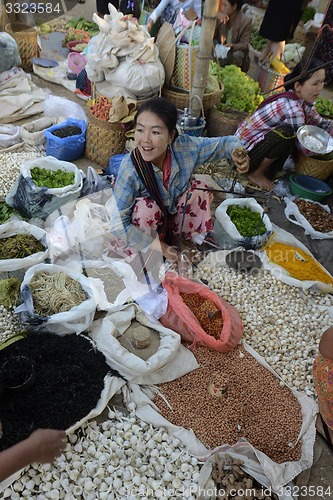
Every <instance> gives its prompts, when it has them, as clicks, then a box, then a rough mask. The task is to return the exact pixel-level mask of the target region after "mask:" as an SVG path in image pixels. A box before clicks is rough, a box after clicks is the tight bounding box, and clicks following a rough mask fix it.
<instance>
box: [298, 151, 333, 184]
mask: <svg viewBox="0 0 333 500" xmlns="http://www.w3.org/2000/svg"><path fill="white" fill-rule="evenodd" d="M295 170H296V172H297V173H298V174H304V175H311V177H316V178H317V179H321V180H322V181H324V180H326V179H327V178H328V177H329V176H330V175H332V174H333V159H331V160H324V159H323V160H319V159H318V158H314V157H313V156H306V155H304V154H303V153H299V156H298V158H297V161H296V167H295Z"/></svg>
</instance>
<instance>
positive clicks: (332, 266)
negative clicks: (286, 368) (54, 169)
mask: <svg viewBox="0 0 333 500" xmlns="http://www.w3.org/2000/svg"><path fill="white" fill-rule="evenodd" d="M71 5H73V4H71ZM94 11H95V1H94V0H86V3H85V4H76V5H75V3H74V6H73V8H72V10H71V11H70V14H71V15H73V17H78V16H81V15H82V16H84V17H85V18H86V19H87V20H91V17H92V13H93V12H94ZM50 39H51V37H49V38H48V37H44V39H42V47H45V50H43V51H42V54H41V55H42V56H43V57H48V58H59V57H61V56H62V57H64V56H65V52H66V49H65V51H62V49H61V47H60V46H54V44H53V38H52V40H51V42H52V43H50V42H49V40H50ZM48 42H49V43H48ZM257 71H258V69H257V67H256V63H255V62H254V61H252V64H251V68H250V71H249V75H250V76H252V77H253V78H256V76H257ZM33 80H34V82H35V83H36V84H37V85H38V86H40V87H44V88H45V87H46V88H48V89H50V91H51V92H52V93H53V94H55V95H59V96H62V97H66V98H67V99H70V100H73V101H74V102H76V103H79V104H80V105H81V106H82V107H83V108H85V101H83V100H82V99H80V98H78V97H77V96H76V95H75V94H73V93H72V92H70V91H69V90H67V89H65V88H64V87H62V86H60V85H55V84H53V83H50V82H47V81H45V80H42V79H41V78H39V77H37V76H36V75H33ZM332 95H333V86H330V87H329V88H328V89H325V90H324V92H323V96H324V97H326V98H332ZM75 163H76V165H77V166H78V167H79V168H82V169H83V170H86V169H87V167H88V166H89V165H92V166H93V167H94V168H95V169H100V166H99V165H98V164H95V163H94V162H91V161H90V160H88V159H87V158H84V157H83V158H81V159H79V160H77V161H76V162H75ZM328 203H329V205H330V207H331V209H333V197H332V196H331V198H330V199H329V201H328ZM268 210H269V217H270V218H271V220H272V222H274V223H276V224H278V225H279V226H281V227H283V228H284V229H286V230H287V231H289V232H291V233H293V234H294V235H295V236H296V237H297V238H298V239H300V240H301V241H302V242H303V243H304V244H305V245H306V246H308V248H309V249H310V250H311V252H313V253H314V255H315V256H316V257H317V259H318V260H319V261H320V262H321V263H322V264H323V265H324V266H325V267H326V268H327V269H328V270H329V271H330V272H331V273H333V245H332V243H331V242H330V243H327V241H328V240H327V241H326V242H325V240H322V241H318V240H311V239H310V238H309V237H307V236H305V235H304V232H303V230H302V229H300V228H299V227H298V226H295V225H294V224H292V223H290V222H289V221H287V220H286V218H285V215H284V210H283V203H280V202H279V201H277V200H275V199H272V198H271V199H270V202H269V206H268ZM115 404H116V405H117V406H118V405H119V404H121V403H120V402H119V401H116V402H115ZM332 470H333V453H332V452H331V451H330V449H329V448H328V446H327V445H326V443H325V442H324V441H323V439H322V438H321V437H320V436H318V437H317V439H316V444H315V448H314V464H313V466H312V467H311V469H309V470H306V471H304V472H303V473H302V474H301V475H300V476H298V477H297V478H295V484H296V488H295V489H294V490H293V493H299V496H300V497H302V498H304V499H307V500H308V499H309V500H310V499H312V500H313V499H324V500H329V499H330V498H333V474H332ZM296 496H297V495H296Z"/></svg>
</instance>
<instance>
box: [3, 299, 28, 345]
mask: <svg viewBox="0 0 333 500" xmlns="http://www.w3.org/2000/svg"><path fill="white" fill-rule="evenodd" d="M22 331H23V327H22V325H21V323H20V321H19V319H18V316H17V314H13V312H11V311H8V310H7V309H6V308H5V307H4V306H3V305H2V304H0V345H1V344H3V343H4V342H6V341H7V340H9V339H10V338H11V337H14V335H17V334H19V333H21V332H22Z"/></svg>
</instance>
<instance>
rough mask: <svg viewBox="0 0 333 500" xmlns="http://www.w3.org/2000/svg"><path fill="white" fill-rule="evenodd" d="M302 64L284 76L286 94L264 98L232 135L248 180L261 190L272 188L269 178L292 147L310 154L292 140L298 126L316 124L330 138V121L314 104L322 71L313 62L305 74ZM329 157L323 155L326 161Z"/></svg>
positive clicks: (322, 75) (318, 92) (331, 125)
mask: <svg viewBox="0 0 333 500" xmlns="http://www.w3.org/2000/svg"><path fill="white" fill-rule="evenodd" d="M304 65H305V62H304V61H303V62H300V63H299V64H297V66H295V68H294V69H293V71H292V72H291V73H289V74H288V75H286V76H285V77H284V88H285V90H286V91H285V92H281V93H279V94H275V95H273V96H270V97H268V98H267V99H265V100H264V101H263V102H262V103H261V104H260V105H259V106H258V108H257V110H256V111H255V112H254V113H253V114H252V115H251V116H250V117H249V118H248V119H246V120H244V121H243V122H242V123H241V124H240V125H239V126H238V128H237V130H236V132H235V135H236V136H237V137H239V139H242V140H243V141H244V143H245V147H246V150H247V152H248V155H249V157H250V169H249V174H248V177H249V179H250V180H251V181H252V182H253V183H254V184H255V185H256V186H258V187H259V188H261V189H264V190H270V189H273V187H274V184H273V182H272V181H271V180H270V179H272V178H274V174H275V173H276V172H277V171H279V170H282V167H283V165H284V163H285V161H286V159H287V158H288V157H289V156H290V155H291V154H292V152H293V149H294V146H295V145H297V148H299V149H300V150H301V151H303V152H304V153H305V154H307V155H309V152H308V151H307V150H304V148H302V146H301V145H300V143H299V142H298V141H297V143H296V141H295V139H296V132H297V129H298V128H299V127H301V126H302V125H305V124H311V125H316V126H318V127H320V128H322V129H323V130H326V132H328V133H330V134H331V136H333V121H332V120H328V119H324V118H322V117H321V116H320V115H319V113H318V112H317V111H316V108H315V105H314V103H315V100H316V99H317V97H318V96H319V94H320V92H321V91H322V89H323V87H324V83H325V69H324V68H323V67H322V63H321V62H320V61H318V60H316V59H312V60H311V62H310V64H309V67H308V69H307V71H306V72H305V73H304V72H303V68H304ZM331 155H332V153H330V154H328V155H325V156H326V157H327V159H329V158H331Z"/></svg>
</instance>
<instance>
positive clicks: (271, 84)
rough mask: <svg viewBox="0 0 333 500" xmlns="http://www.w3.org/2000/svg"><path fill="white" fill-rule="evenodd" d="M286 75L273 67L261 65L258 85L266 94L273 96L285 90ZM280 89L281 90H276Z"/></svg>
mask: <svg viewBox="0 0 333 500" xmlns="http://www.w3.org/2000/svg"><path fill="white" fill-rule="evenodd" d="M284 76H285V75H284V74H282V73H277V72H276V71H274V70H273V69H272V68H271V67H268V66H267V65H265V64H260V63H259V72H258V77H257V80H258V83H259V87H260V89H261V91H262V92H263V93H264V94H267V95H272V94H276V92H281V90H283V84H284ZM276 87H280V88H276Z"/></svg>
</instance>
